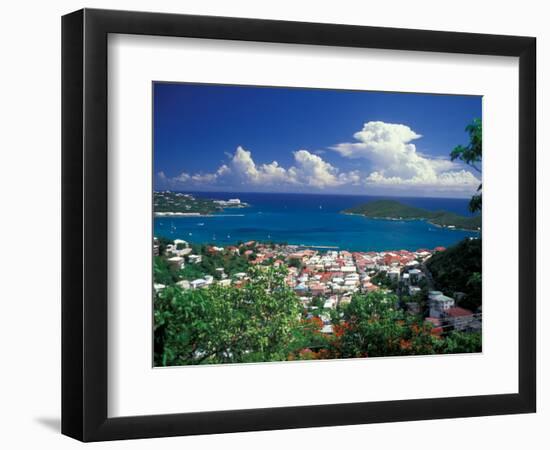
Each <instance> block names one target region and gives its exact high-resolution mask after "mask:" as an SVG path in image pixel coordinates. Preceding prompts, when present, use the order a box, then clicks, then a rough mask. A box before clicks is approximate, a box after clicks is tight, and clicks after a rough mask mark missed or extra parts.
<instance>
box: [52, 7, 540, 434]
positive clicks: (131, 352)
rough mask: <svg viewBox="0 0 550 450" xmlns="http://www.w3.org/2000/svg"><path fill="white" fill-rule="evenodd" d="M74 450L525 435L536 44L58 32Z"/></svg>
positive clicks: (375, 31) (290, 34)
mask: <svg viewBox="0 0 550 450" xmlns="http://www.w3.org/2000/svg"><path fill="white" fill-rule="evenodd" d="M62 25H63V27H62V31H63V38H62V56H63V58H62V64H63V67H62V75H63V80H62V94H63V99H62V105H63V118H62V119H63V130H62V137H63V139H62V141H63V142H62V144H63V149H62V151H63V156H62V163H63V168H62V173H63V199H62V202H63V219H62V224H63V232H62V234H63V249H62V254H63V274H62V277H63V299H62V302H63V304H62V314H63V316H62V326H63V330H62V375H63V380H62V381H63V382H62V413H63V414H62V432H63V433H64V434H66V435H68V436H71V437H74V438H77V439H80V440H83V441H98V440H113V439H129V438H145V437H160V436H176V435H189V434H207V433H224V432H236V431H252V430H269V429H281V428H299V427H316V426H329V425H345V424H359V423H373V422H390V421H404V420H421V419H437V418H451V417H465V416H481V415H495V414H512V413H527V412H534V411H535V403H536V402H535V397H536V379H535V373H536V362H535V353H536V352H535V324H536V322H535V304H536V302H535V295H536V291H535V252H536V242H535V231H536V229H535V218H536V209H535V205H536V201H535V200H536V199H535V169H536V160H535V136H536V133H535V132H536V114H535V111H536V108H535V88H536V86H535V54H536V50H535V49H536V47H535V39H534V38H530V37H516V36H495V35H483V34H467V33H455V32H436V31H420V30H403V29H389V28H374V27H358V26H348V25H332V24H315V23H298V22H283V21H266V20H256V19H254V20H253V19H241V18H223V17H205V16H186V15H170V14H156V13H141V12H122V11H105V10H89V9H85V10H81V11H77V12H74V13H72V14H69V15H67V16H64V17H63V22H62Z"/></svg>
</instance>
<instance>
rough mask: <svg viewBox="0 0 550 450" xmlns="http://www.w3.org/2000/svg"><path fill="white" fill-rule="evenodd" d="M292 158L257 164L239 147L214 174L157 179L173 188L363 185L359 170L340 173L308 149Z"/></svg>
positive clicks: (182, 175)
mask: <svg viewBox="0 0 550 450" xmlns="http://www.w3.org/2000/svg"><path fill="white" fill-rule="evenodd" d="M293 155H294V164H293V165H292V166H290V167H288V168H285V167H283V166H281V165H280V164H279V163H278V162H277V161H272V162H270V163H264V164H257V163H256V162H255V161H254V159H253V157H252V152H250V151H249V150H246V149H245V148H243V147H241V146H239V147H237V149H236V150H235V153H234V154H229V155H228V156H230V161H229V162H228V164H223V165H222V166H220V167H219V168H218V170H216V171H215V172H212V173H202V172H201V173H196V174H189V173H187V172H182V173H180V174H179V175H178V176H176V177H173V178H169V177H167V176H166V175H165V174H164V172H159V173H158V174H157V176H158V179H159V181H161V182H162V183H163V184H165V185H166V186H167V187H170V188H177V187H184V186H188V185H201V184H202V185H205V184H209V185H214V184H216V183H223V182H227V183H238V184H240V185H251V186H278V185H279V186H309V187H313V188H318V189H323V188H326V187H337V186H342V185H345V184H351V185H358V184H360V182H361V176H360V174H359V172H358V171H351V172H340V170H338V168H336V167H334V166H333V165H331V164H330V163H328V162H327V161H325V160H323V158H321V157H320V156H318V155H315V154H313V153H311V152H309V151H308V150H298V151H296V152H294V153H293Z"/></svg>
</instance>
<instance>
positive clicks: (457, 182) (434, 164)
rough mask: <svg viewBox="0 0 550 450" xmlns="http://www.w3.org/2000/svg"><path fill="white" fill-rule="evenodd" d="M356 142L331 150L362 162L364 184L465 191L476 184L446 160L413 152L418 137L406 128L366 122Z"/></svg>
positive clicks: (404, 126)
mask: <svg viewBox="0 0 550 450" xmlns="http://www.w3.org/2000/svg"><path fill="white" fill-rule="evenodd" d="M353 136H354V138H355V139H356V140H357V142H351V143H341V144H338V145H336V146H334V147H331V149H332V150H334V151H336V152H338V153H339V154H340V155H342V156H343V157H345V158H351V159H359V158H362V159H365V160H368V161H369V163H370V166H371V168H372V169H371V172H370V173H369V174H368V176H367V177H366V179H365V182H366V184H367V185H368V184H380V185H395V186H407V185H409V186H411V185H413V186H418V187H420V186H435V187H440V188H442V187H449V188H450V189H451V190H457V189H464V190H469V189H471V188H472V187H476V188H477V185H479V183H480V181H479V179H477V178H476V177H475V176H474V175H473V174H472V173H471V172H469V171H467V170H464V169H462V168H460V166H459V165H458V164H457V163H454V162H452V161H450V160H448V159H437V158H430V157H427V156H425V155H422V154H421V153H419V152H418V151H417V150H416V145H415V144H414V143H412V141H414V140H416V139H419V138H421V137H422V136H421V135H420V134H418V133H416V132H415V131H413V130H412V129H411V128H410V127H408V126H407V125H402V124H395V123H386V122H380V121H373V122H367V123H365V124H364V126H363V129H362V130H361V131H358V132H357V133H355V134H354V135H353Z"/></svg>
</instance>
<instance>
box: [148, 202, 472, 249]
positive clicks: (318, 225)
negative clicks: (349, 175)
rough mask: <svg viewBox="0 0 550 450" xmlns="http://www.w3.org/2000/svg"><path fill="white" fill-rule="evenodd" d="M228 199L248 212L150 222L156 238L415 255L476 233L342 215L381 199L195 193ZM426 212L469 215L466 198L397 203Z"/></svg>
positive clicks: (228, 211) (425, 223) (412, 222)
mask: <svg viewBox="0 0 550 450" xmlns="http://www.w3.org/2000/svg"><path fill="white" fill-rule="evenodd" d="M193 194H194V195H195V196H202V197H206V198H214V199H221V200H227V199H229V198H236V197H237V198H240V199H241V201H243V202H247V203H249V204H250V205H251V207H249V208H240V209H228V210H226V211H225V212H223V213H220V214H219V215H214V216H210V217H180V218H166V217H156V218H155V219H154V229H155V236H165V237H168V238H171V239H176V238H180V239H184V240H187V241H189V242H196V243H213V244H217V245H220V246H225V245H230V244H235V243H237V242H238V241H249V240H259V241H274V242H286V243H289V244H297V245H306V246H327V247H337V248H339V249H342V250H353V251H370V250H373V251H382V250H400V249H405V250H416V249H418V248H434V247H437V246H440V245H441V246H445V247H447V246H450V245H452V244H454V243H456V242H458V241H460V240H462V239H464V238H465V237H469V236H478V233H475V232H468V231H460V230H448V229H443V228H439V227H436V226H434V225H430V224H429V223H427V222H425V221H420V220H412V221H394V220H379V219H368V218H366V217H360V216H351V215H346V214H341V213H340V211H342V210H343V209H346V208H349V207H351V206H356V205H360V204H362V203H366V202H368V201H372V200H375V199H379V198H380V197H367V196H364V197H363V196H344V195H305V194H271V193H270V194H263V193H262V194H260V193H239V194H235V193H193ZM397 200H399V201H401V202H403V203H406V204H409V205H412V206H416V207H419V208H425V209H429V210H440V209H445V210H448V211H453V212H456V213H459V214H464V215H467V214H468V200H467V199H440V198H438V199H427V198H397Z"/></svg>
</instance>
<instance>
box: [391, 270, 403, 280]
mask: <svg viewBox="0 0 550 450" xmlns="http://www.w3.org/2000/svg"><path fill="white" fill-rule="evenodd" d="M400 275H401V271H400V270H399V269H397V268H395V269H391V270H390V271H389V272H388V277H389V279H390V280H393V281H399V277H400Z"/></svg>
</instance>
